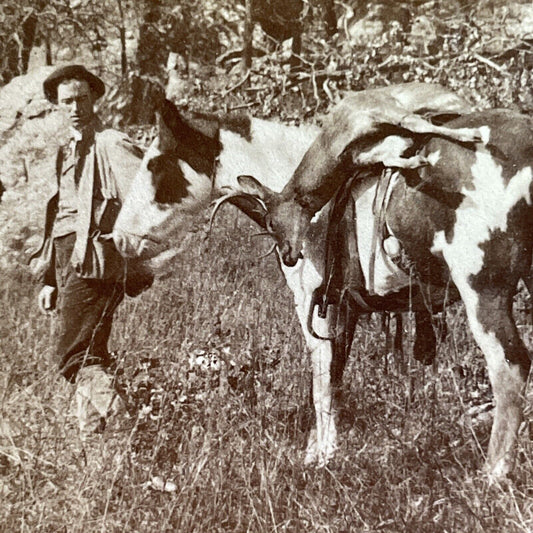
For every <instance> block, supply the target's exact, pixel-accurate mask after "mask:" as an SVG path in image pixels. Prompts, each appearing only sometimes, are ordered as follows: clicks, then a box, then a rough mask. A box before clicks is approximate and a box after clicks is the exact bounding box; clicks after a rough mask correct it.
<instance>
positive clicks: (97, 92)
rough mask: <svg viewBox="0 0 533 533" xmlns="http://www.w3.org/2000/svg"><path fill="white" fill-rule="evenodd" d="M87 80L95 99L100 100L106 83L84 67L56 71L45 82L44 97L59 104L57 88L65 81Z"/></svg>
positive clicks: (69, 66) (77, 66) (70, 67)
mask: <svg viewBox="0 0 533 533" xmlns="http://www.w3.org/2000/svg"><path fill="white" fill-rule="evenodd" d="M72 79H74V80H85V81H86V82H87V83H88V84H89V87H90V88H91V91H92V93H93V95H94V99H95V100H98V98H100V97H101V96H102V95H103V94H104V93H105V85H104V82H103V81H102V80H101V79H100V78H99V77H98V76H95V75H94V74H93V73H92V72H89V71H88V70H87V69H86V68H85V67H84V66H83V65H67V66H65V67H60V68H58V69H57V70H54V72H52V74H50V76H48V78H46V79H45V80H44V82H43V90H44V95H45V96H46V98H47V100H49V101H50V102H52V103H53V104H57V87H58V85H59V84H60V83H61V82H63V81H65V80H72Z"/></svg>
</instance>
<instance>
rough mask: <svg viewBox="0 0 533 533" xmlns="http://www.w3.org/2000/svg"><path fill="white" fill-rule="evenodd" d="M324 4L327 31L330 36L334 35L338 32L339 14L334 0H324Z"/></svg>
mask: <svg viewBox="0 0 533 533" xmlns="http://www.w3.org/2000/svg"><path fill="white" fill-rule="evenodd" d="M322 6H323V8H324V11H325V15H326V16H325V19H326V32H327V34H328V36H329V37H333V35H335V34H336V33H337V15H336V14H335V3H334V0H322Z"/></svg>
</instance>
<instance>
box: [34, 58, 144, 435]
mask: <svg viewBox="0 0 533 533" xmlns="http://www.w3.org/2000/svg"><path fill="white" fill-rule="evenodd" d="M43 89H44V94H45V96H46V98H47V99H48V100H49V101H50V102H52V103H54V104H57V106H58V108H59V110H60V111H61V112H63V113H65V115H66V117H67V119H68V122H69V123H70V141H69V142H68V143H67V144H66V145H65V146H62V147H61V148H60V149H59V151H58V154H57V161H56V174H57V182H58V191H57V193H56V194H55V195H54V196H53V197H52V198H51V199H50V200H49V202H48V205H47V212H46V224H45V236H44V240H43V244H42V246H41V248H40V250H39V251H38V252H37V253H36V254H34V256H33V257H34V258H35V257H36V256H40V265H41V268H40V276H39V277H40V280H41V281H42V283H43V287H42V289H41V291H40V292H39V296H38V303H39V308H40V309H41V311H42V312H44V313H48V312H50V311H52V310H53V309H54V308H57V310H58V319H59V335H58V339H57V347H56V357H57V363H58V365H59V370H60V372H61V374H62V375H63V376H64V377H65V378H66V379H67V380H69V381H70V382H72V383H75V385H76V392H75V396H76V403H77V414H78V420H79V426H80V433H81V436H82V438H85V437H87V435H88V434H90V433H92V432H94V431H96V430H99V429H100V430H101V429H103V427H104V426H105V420H106V418H108V417H109V416H111V415H113V414H116V413H117V412H118V411H119V410H120V408H121V403H122V402H121V400H120V398H119V396H118V395H117V394H116V391H115V389H114V387H113V379H112V377H111V375H109V374H108V373H107V372H106V369H107V368H108V367H109V364H110V355H109V352H108V347H107V343H108V339H109V335H110V332H111V324H112V321H113V315H114V313H115V310H116V309H117V307H118V305H119V304H120V302H121V301H122V299H123V298H124V290H125V286H127V284H126V281H127V278H126V274H127V268H126V267H127V265H126V263H125V262H124V260H123V259H122V258H121V256H120V255H119V253H118V252H117V250H116V249H115V247H114V244H113V241H112V239H111V236H110V234H111V231H112V229H113V225H114V223H115V219H116V217H117V215H118V212H119V210H120V207H121V204H122V202H123V200H124V198H125V195H126V194H127V191H128V189H129V186H130V183H131V181H132V179H133V177H134V176H135V174H136V171H137V169H138V167H139V165H140V162H141V158H142V152H141V150H140V149H139V148H138V147H136V146H135V145H133V144H132V143H131V141H130V140H129V139H128V138H127V137H126V136H125V135H124V134H122V133H120V132H118V131H115V130H111V129H104V128H103V127H102V125H101V123H100V122H99V120H98V118H97V116H96V114H95V112H94V103H95V101H96V100H97V99H98V98H100V97H101V96H102V95H103V94H104V92H105V86H104V83H103V82H102V80H101V79H100V78H98V77H97V76H95V75H94V74H92V73H91V72H89V71H88V70H87V69H86V68H85V67H83V66H81V65H69V66H66V67H61V68H59V69H57V70H56V71H54V72H53V73H52V74H51V75H50V76H49V77H48V78H47V79H46V80H45V81H44V83H43ZM137 281H138V280H137ZM151 281H152V278H151V277H150V276H145V277H144V278H143V280H142V281H141V283H143V285H144V286H147V285H148V284H149V283H151ZM144 286H143V288H144ZM137 292H138V291H137ZM128 294H129V292H128ZM56 301H57V305H56Z"/></svg>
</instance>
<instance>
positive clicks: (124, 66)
mask: <svg viewBox="0 0 533 533" xmlns="http://www.w3.org/2000/svg"><path fill="white" fill-rule="evenodd" d="M117 5H118V12H119V15H120V25H119V28H118V31H119V35H120V72H121V74H122V77H123V78H125V77H126V75H127V74H128V56H127V54H126V26H125V23H124V9H123V7H122V1H121V0H117Z"/></svg>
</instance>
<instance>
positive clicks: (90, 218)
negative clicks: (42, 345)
mask: <svg viewBox="0 0 533 533" xmlns="http://www.w3.org/2000/svg"><path fill="white" fill-rule="evenodd" d="M65 150H66V147H61V148H60V149H59V151H58V156H57V162H56V174H57V178H58V181H59V179H60V178H61V174H62V162H63V158H64V152H65ZM142 155H143V154H142V151H141V149H140V148H139V147H137V146H136V145H134V144H133V143H132V142H131V141H130V140H129V138H128V137H127V136H126V135H124V134H123V133H121V132H118V131H116V130H112V129H106V130H104V129H102V128H100V127H98V128H97V131H96V132H95V137H94V143H92V145H91V146H90V148H89V151H88V153H87V156H86V159H85V164H84V167H83V171H82V173H81V176H80V180H79V186H78V187H79V188H78V214H77V220H76V244H75V246H74V251H73V254H72V259H71V262H72V266H73V267H74V269H75V271H76V272H77V274H78V275H79V276H80V277H84V278H90V279H106V280H117V281H118V280H120V279H123V278H124V277H125V274H127V269H128V266H130V265H129V264H128V265H126V263H125V261H124V259H123V258H122V257H121V256H120V254H119V253H118V251H117V250H116V248H115V246H114V243H113V240H112V239H111V232H112V230H113V226H114V224H115V220H116V218H117V216H118V213H119V211H120V208H121V206H122V203H123V201H124V199H125V197H126V195H127V193H128V190H129V188H130V185H131V183H132V181H133V178H134V177H135V174H136V172H137V170H138V168H139V166H140V163H141V159H142ZM58 200H59V193H58V192H56V193H55V194H54V195H53V196H52V197H51V198H50V199H49V201H48V204H47V208H46V221H45V228H44V238H43V242H42V244H41V246H40V247H39V249H38V251H37V252H36V253H35V254H33V256H32V258H31V259H30V260H33V259H35V260H36V263H35V264H34V265H33V268H32V270H33V271H34V273H35V274H36V275H37V277H38V278H39V280H40V281H41V282H42V283H44V284H46V285H52V286H56V279H55V264H54V250H53V225H54V220H55V218H56V215H57V212H58ZM134 266H135V265H131V267H132V269H133V268H134Z"/></svg>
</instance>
